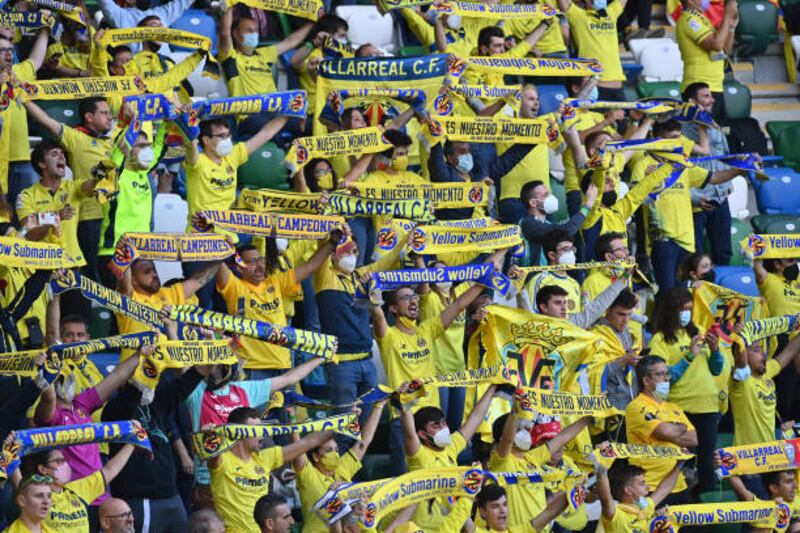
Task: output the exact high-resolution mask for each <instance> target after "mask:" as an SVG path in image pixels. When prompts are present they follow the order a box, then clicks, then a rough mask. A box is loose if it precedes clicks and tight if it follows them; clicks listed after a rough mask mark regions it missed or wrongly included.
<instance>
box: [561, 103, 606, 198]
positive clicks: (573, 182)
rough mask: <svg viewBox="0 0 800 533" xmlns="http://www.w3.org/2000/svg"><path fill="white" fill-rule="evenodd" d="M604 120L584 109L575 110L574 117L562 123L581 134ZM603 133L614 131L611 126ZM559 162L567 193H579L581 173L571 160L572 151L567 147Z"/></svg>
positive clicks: (600, 116) (598, 114)
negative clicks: (562, 168) (562, 165)
mask: <svg viewBox="0 0 800 533" xmlns="http://www.w3.org/2000/svg"><path fill="white" fill-rule="evenodd" d="M604 120H605V117H604V116H603V115H601V114H600V113H595V112H594V111H588V110H586V109H576V110H575V116H574V117H572V118H570V119H568V120H565V121H564V127H565V128H569V127H574V128H575V131H577V132H582V131H586V130H588V129H591V128H593V127H595V126H597V125H598V124H600V123H601V122H603V121H604ZM604 131H607V132H609V133H612V132H613V131H614V130H613V127H612V126H608V127H606V128H605V130H604ZM561 161H562V163H564V187H565V188H566V189H567V192H572V191H580V190H581V179H582V178H583V173H582V172H581V173H579V172H578V169H576V168H575V160H574V159H573V158H572V150H570V148H569V147H567V148H566V149H565V150H564V151H563V152H562V153H561Z"/></svg>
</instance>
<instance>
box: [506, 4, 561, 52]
mask: <svg viewBox="0 0 800 533" xmlns="http://www.w3.org/2000/svg"><path fill="white" fill-rule="evenodd" d="M504 3H505V2H504ZM508 3H513V2H508ZM538 4H539V5H543V6H549V7H552V8H553V9H558V5H556V3H555V2H553V1H552V0H544V1H541V2H538ZM541 21H542V19H541V18H539V17H530V18H510V19H507V20H506V21H505V23H504V24H503V30H504V31H505V32H506V35H512V36H513V37H514V38H515V39H516V40H517V42H519V41H521V40H523V39H524V38H525V37H527V36H528V34H529V33H530V32H532V31H533V30H534V29H536V27H537V26H538V25H539V23H540V22H541ZM561 24H562V21H561V19H557V22H556V23H555V24H551V25H550V27H549V28H547V30H546V31H545V32H544V35H542V38H541V39H539V40H538V41H537V42H536V48H538V49H539V50H540V51H541V52H542V53H543V54H560V53H562V52H566V51H567V45H566V44H565V43H564V34H563V33H561Z"/></svg>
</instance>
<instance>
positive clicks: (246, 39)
mask: <svg viewBox="0 0 800 533" xmlns="http://www.w3.org/2000/svg"><path fill="white" fill-rule="evenodd" d="M242 46H246V47H247V48H258V33H256V32H253V33H245V34H244V35H242Z"/></svg>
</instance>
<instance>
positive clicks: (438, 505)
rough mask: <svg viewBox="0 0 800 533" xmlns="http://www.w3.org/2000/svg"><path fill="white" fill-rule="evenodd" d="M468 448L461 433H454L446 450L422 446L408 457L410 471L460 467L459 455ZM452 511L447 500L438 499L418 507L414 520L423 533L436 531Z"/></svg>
mask: <svg viewBox="0 0 800 533" xmlns="http://www.w3.org/2000/svg"><path fill="white" fill-rule="evenodd" d="M466 447H467V441H466V440H465V439H464V435H462V434H461V432H459V431H456V432H455V433H453V436H452V441H451V443H450V446H448V447H447V448H445V449H444V450H433V449H431V448H428V447H427V446H425V445H422V444H421V445H420V447H419V450H417V453H415V454H414V455H409V456H407V457H406V458H407V459H408V471H409V472H414V471H416V470H425V469H428V468H447V467H452V466H458V462H457V458H458V454H460V453H461V452H463V451H464V449H465V448H466ZM443 509H444V512H443ZM451 509H452V506H451V505H450V503H449V502H448V499H447V498H444V497H442V498H437V499H436V500H433V501H430V502H425V503H422V504H420V505H418V506H417V510H416V511H415V512H414V518H413V520H414V523H416V524H418V525H419V527H420V529H422V530H423V531H436V529H437V527H438V526H439V525H440V524H441V523H442V522H443V521H444V520H445V518H446V512H447V511H449V510H451Z"/></svg>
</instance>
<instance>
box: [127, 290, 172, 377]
mask: <svg viewBox="0 0 800 533" xmlns="http://www.w3.org/2000/svg"><path fill="white" fill-rule="evenodd" d="M131 298H132V299H133V300H134V301H137V302H139V303H141V304H144V305H148V306H150V307H152V308H154V309H157V310H161V308H162V307H164V306H165V305H181V304H185V303H186V293H185V292H184V289H183V283H176V284H174V285H170V286H169V287H161V288H160V289H159V290H158V292H157V293H155V294H146V293H143V292H136V291H133V294H132V295H131ZM117 328H118V329H119V333H120V335H126V334H128V333H140V332H142V331H150V326H148V325H147V324H142V323H141V322H139V321H138V320H134V319H132V318H130V317H127V316H125V315H120V314H117ZM134 353H136V352H135V350H122V355H121V356H120V359H119V360H120V362H122V361H125V360H126V359H128V358H129V357H130V356H131V355H133V354H134Z"/></svg>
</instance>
